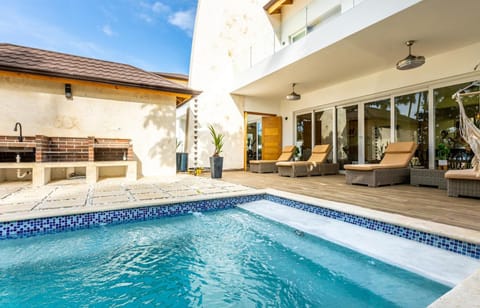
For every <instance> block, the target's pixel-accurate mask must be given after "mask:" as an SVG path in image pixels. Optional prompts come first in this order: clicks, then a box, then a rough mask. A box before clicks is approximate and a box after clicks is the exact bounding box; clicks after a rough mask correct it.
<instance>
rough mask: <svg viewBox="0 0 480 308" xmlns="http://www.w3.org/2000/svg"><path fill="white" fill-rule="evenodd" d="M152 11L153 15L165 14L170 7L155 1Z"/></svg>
mask: <svg viewBox="0 0 480 308" xmlns="http://www.w3.org/2000/svg"><path fill="white" fill-rule="evenodd" d="M152 11H154V12H155V13H165V12H169V11H170V7H169V6H168V5H166V4H163V3H162V2H160V1H157V2H155V3H154V4H153V5H152Z"/></svg>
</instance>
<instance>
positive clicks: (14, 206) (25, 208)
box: [0, 202, 36, 214]
mask: <svg viewBox="0 0 480 308" xmlns="http://www.w3.org/2000/svg"><path fill="white" fill-rule="evenodd" d="M35 205H36V202H25V203H7V204H1V205H0V213H2V214H6V213H15V212H29V211H31V210H32V209H33V208H34V207H35Z"/></svg>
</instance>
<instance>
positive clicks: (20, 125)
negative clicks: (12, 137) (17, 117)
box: [13, 122, 23, 142]
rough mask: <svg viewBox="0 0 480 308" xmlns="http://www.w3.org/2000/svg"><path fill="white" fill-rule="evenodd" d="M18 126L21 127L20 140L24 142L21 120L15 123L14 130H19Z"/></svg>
mask: <svg viewBox="0 0 480 308" xmlns="http://www.w3.org/2000/svg"><path fill="white" fill-rule="evenodd" d="M17 127H20V136H18V141H20V142H23V136H22V124H21V123H20V122H17V123H15V127H14V128H13V131H14V132H16V131H17Z"/></svg>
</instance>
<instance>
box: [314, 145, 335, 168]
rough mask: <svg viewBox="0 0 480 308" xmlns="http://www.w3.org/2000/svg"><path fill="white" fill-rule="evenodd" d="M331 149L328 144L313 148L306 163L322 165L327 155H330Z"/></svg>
mask: <svg viewBox="0 0 480 308" xmlns="http://www.w3.org/2000/svg"><path fill="white" fill-rule="evenodd" d="M331 148H332V146H331V145H330V144H319V145H316V146H314V147H313V149H312V155H310V158H309V159H308V161H309V162H311V163H317V164H321V163H323V162H324V161H325V160H326V159H327V157H328V154H330V150H331Z"/></svg>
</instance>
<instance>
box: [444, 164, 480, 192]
mask: <svg viewBox="0 0 480 308" xmlns="http://www.w3.org/2000/svg"><path fill="white" fill-rule="evenodd" d="M445 179H447V195H448V196H449V197H459V196H464V197H478V198H480V176H478V174H477V172H476V171H475V170H474V169H467V170H449V171H447V172H446V173H445Z"/></svg>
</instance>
